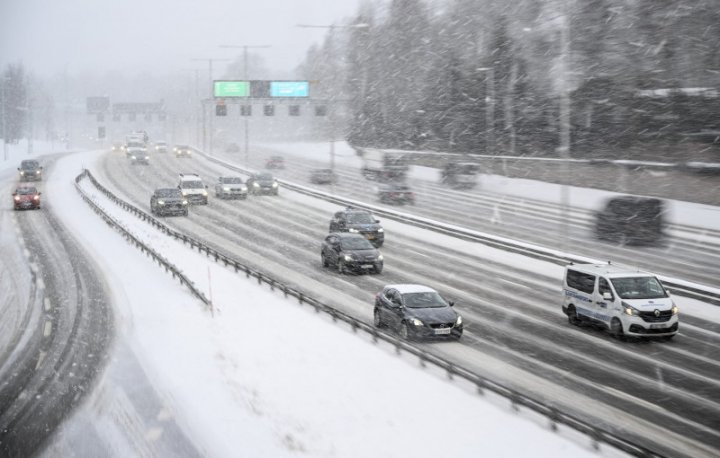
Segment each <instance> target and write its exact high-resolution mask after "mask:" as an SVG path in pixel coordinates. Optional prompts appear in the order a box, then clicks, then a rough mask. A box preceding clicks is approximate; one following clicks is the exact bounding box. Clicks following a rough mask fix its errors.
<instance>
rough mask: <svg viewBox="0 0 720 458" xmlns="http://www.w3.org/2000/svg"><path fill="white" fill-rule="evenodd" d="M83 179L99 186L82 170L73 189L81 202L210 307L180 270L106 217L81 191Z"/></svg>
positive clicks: (202, 295) (93, 178) (89, 174)
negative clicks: (78, 194) (81, 199)
mask: <svg viewBox="0 0 720 458" xmlns="http://www.w3.org/2000/svg"><path fill="white" fill-rule="evenodd" d="M85 177H88V178H89V179H90V181H91V182H92V183H93V185H95V186H96V187H97V186H98V185H99V183H97V181H96V180H95V177H93V176H92V174H91V173H90V172H89V171H88V170H87V169H83V171H82V173H81V174H80V175H78V176H77V177H75V189H76V190H77V191H78V193H80V196H81V197H82V198H83V200H84V201H85V202H87V204H88V205H90V208H92V209H93V211H95V213H97V214H98V215H100V217H101V218H102V219H103V220H104V221H105V222H106V223H108V224H109V225H110V226H111V227H113V228H115V229H117V230H118V231H119V232H120V233H121V234H122V235H123V236H124V237H125V239H126V240H128V241H129V242H130V243H132V244H133V245H135V246H136V247H138V248H140V251H142V252H143V253H146V254H148V255H149V256H151V257H152V258H153V260H155V261H157V263H158V264H159V265H161V266H162V267H164V268H165V271H166V272H169V273H170V274H171V275H172V276H173V278H177V279H178V280H179V281H180V283H182V284H183V285H185V286H187V287H188V289H190V292H192V294H193V295H194V296H195V297H197V298H198V299H200V300H201V301H202V302H203V304H205V305H207V306H210V305H211V304H210V301H209V300H208V298H207V297H205V294H203V293H202V291H200V290H199V289H198V288H197V287H196V286H195V284H194V283H193V282H192V281H190V279H189V278H188V277H187V276H185V274H183V273H182V272H181V271H180V269H178V268H177V266H175V265H174V264H172V263H171V262H170V261H168V260H167V259H165V258H164V257H162V255H160V253H158V252H157V251H155V250H153V249H152V248H150V247H149V246H147V245H146V244H144V243H143V242H142V241H141V240H140V239H138V238H137V237H135V235H133V234H132V233H131V232H130V231H128V230H127V229H125V228H124V227H123V226H122V225H120V224H119V223H118V222H117V221H116V220H115V219H114V218H113V217H112V216H110V215H108V214H107V213H106V212H105V211H104V210H103V209H102V208H100V206H99V205H97V204H96V203H95V202H94V201H93V200H92V199H91V198H90V197H89V196H88V195H87V194H86V193H85V191H83V189H82V188H81V187H80V181H81V180H82V179H83V178H85ZM98 189H100V190H101V191H103V194H105V195H106V196H108V198H110V199H111V200H112V201H113V202H115V203H116V204H118V205H121V206H123V204H125V205H129V204H127V203H125V202H124V201H122V200H121V199H119V198H117V197H116V196H114V195H113V194H112V193H110V192H109V191H108V190H107V189H105V188H98Z"/></svg>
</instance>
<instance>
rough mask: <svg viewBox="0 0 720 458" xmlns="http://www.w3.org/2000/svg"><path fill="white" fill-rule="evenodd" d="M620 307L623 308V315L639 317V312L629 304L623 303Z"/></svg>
mask: <svg viewBox="0 0 720 458" xmlns="http://www.w3.org/2000/svg"><path fill="white" fill-rule="evenodd" d="M622 306H623V313H624V314H625V315H630V316H638V315H640V311H639V310H638V309H636V308H635V307H633V306H631V305H630V304H626V303H625V302H623V303H622Z"/></svg>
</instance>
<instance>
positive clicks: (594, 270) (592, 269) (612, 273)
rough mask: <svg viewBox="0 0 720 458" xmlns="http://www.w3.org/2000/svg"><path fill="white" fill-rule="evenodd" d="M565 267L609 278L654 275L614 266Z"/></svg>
mask: <svg viewBox="0 0 720 458" xmlns="http://www.w3.org/2000/svg"><path fill="white" fill-rule="evenodd" d="M566 267H567V268H568V269H573V270H577V271H579V272H585V273H589V274H594V275H604V276H606V277H610V278H619V277H646V276H654V274H652V273H650V272H645V271H643V270H640V269H633V268H631V267H623V266H616V265H614V264H571V265H568V266H566Z"/></svg>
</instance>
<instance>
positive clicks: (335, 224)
mask: <svg viewBox="0 0 720 458" xmlns="http://www.w3.org/2000/svg"><path fill="white" fill-rule="evenodd" d="M329 232H353V233H357V234H362V235H363V236H365V238H366V239H368V240H369V241H370V243H372V244H373V245H374V246H375V247H376V248H379V247H381V246H382V245H383V243H385V230H384V229H383V228H382V226H380V221H379V220H377V219H375V217H374V216H373V215H372V213H370V212H369V211H367V210H359V209H355V208H352V207H347V208H346V209H345V210H342V211H339V212H337V213H335V215H333V218H332V219H331V220H330V230H329Z"/></svg>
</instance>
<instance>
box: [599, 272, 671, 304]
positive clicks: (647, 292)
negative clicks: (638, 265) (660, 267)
mask: <svg viewBox="0 0 720 458" xmlns="http://www.w3.org/2000/svg"><path fill="white" fill-rule="evenodd" d="M610 282H611V283H612V285H613V287H614V288H615V291H616V292H617V293H618V295H619V296H620V297H621V298H622V299H660V298H663V297H668V295H667V293H666V292H665V288H663V287H662V285H661V284H660V282H659V281H658V280H657V278H655V277H628V278H613V279H611V280H610Z"/></svg>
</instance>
